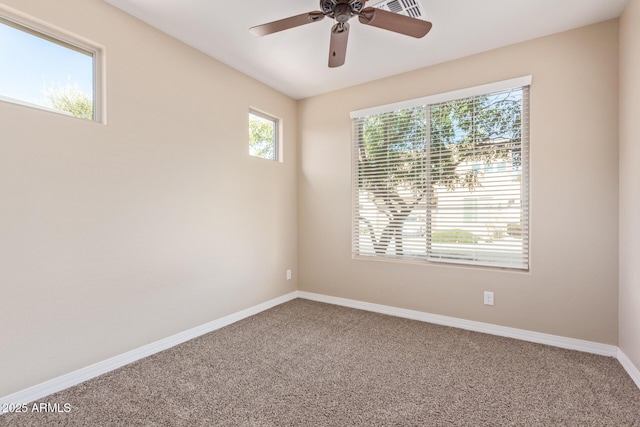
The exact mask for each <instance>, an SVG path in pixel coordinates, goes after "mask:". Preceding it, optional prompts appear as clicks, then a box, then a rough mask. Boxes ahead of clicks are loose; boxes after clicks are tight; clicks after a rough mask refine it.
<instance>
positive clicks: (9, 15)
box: [0, 5, 106, 124]
mask: <svg viewBox="0 0 640 427" xmlns="http://www.w3.org/2000/svg"><path fill="white" fill-rule="evenodd" d="M0 24H4V25H7V26H10V27H13V28H14V29H16V30H18V31H22V32H24V33H26V34H30V35H32V36H34V37H38V38H41V39H43V40H46V41H48V42H50V43H54V44H57V45H59V46H62V47H64V48H66V49H69V50H73V51H76V52H79V53H82V54H84V55H87V56H90V57H91V58H92V80H93V81H92V90H93V97H92V98H93V99H92V103H93V117H92V119H91V120H89V119H81V120H86V121H90V122H97V123H102V124H106V108H105V94H104V87H105V84H104V75H105V72H104V51H105V49H104V47H103V46H99V45H98V44H96V43H94V42H92V41H89V40H88V39H86V38H84V37H81V36H78V35H76V34H73V33H71V32H69V31H66V30H63V29H61V28H58V27H55V26H53V25H51V24H48V23H45V22H44V21H42V20H39V19H36V18H34V17H31V16H28V15H26V14H23V13H20V12H17V11H15V10H12V9H8V8H6V7H3V6H2V5H0ZM0 101H3V102H7V103H10V104H15V105H21V106H25V107H29V108H35V109H39V110H44V111H49V112H54V113H57V114H61V115H63V116H70V117H74V116H73V115H71V114H69V113H67V112H65V111H61V110H57V109H55V108H51V107H47V106H44V105H40V104H35V103H32V102H29V101H25V100H22V99H17V98H12V97H9V96H4V95H2V94H0ZM74 118H76V117H74Z"/></svg>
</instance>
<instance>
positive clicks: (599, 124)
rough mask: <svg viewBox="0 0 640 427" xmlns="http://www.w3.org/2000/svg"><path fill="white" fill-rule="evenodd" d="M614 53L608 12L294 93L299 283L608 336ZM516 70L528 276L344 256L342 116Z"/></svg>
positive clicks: (519, 324)
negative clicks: (373, 77) (525, 156)
mask: <svg viewBox="0 0 640 427" xmlns="http://www.w3.org/2000/svg"><path fill="white" fill-rule="evenodd" d="M618 60H619V58H618V21H617V20H612V21H608V22H604V23H600V24H597V25H592V26H588V27H584V28H580V29H577V30H573V31H570V32H565V33H561V34H557V35H553V36H549V37H545V38H542V39H537V40H533V41H529V42H526V43H521V44H517V45H513V46H510V47H505V48H501V49H498V50H494V51H490V52H486V53H482V54H479V55H475V56H471V57H467V58H463V59H460V60H456V61H452V62H449V63H444V64H441V65H437V66H433V67H429V68H425V69H420V70H417V71H413V72H410V73H406V74H402V75H399V76H396V77H392V78H388V79H383V80H379V81H375V82H372V83H368V84H363V85H360V86H356V87H351V88H348V89H345V90H340V91H337V92H333V93H330V94H325V95H321V96H317V97H313V98H309V99H307V100H304V101H301V102H300V106H299V129H300V132H301V138H300V142H301V146H300V153H299V155H300V167H299V171H298V173H299V180H298V182H299V187H298V214H299V229H298V232H299V263H300V271H301V276H300V280H299V282H300V283H299V287H300V289H301V290H304V291H310V292H317V293H321V294H327V295H333V296H338V297H344V298H353V299H356V300H363V301H368V302H373V303H380V304H387V305H391V306H395V307H402V308H407V309H414V310H421V311H426V312H430V313H435V314H441V315H447V316H454V317H458V318H464V319H471V320H476V321H482V322H489V323H493V324H498V325H505V326H510V327H515V328H522V329H527V330H531V331H538V332H545V333H551V334H557V335H561V336H566V337H572V338H578V339H584V340H591V341H595V342H600V343H607V344H613V345H615V344H617V339H618V308H617V307H618V294H617V286H618V148H617V147H618V64H619V62H618ZM529 74H531V75H532V76H533V84H532V87H531V165H532V166H531V234H530V236H531V271H530V272H528V273H522V272H513V271H501V270H495V269H477V268H461V267H454V266H443V265H414V264H402V263H392V262H380V261H363V260H353V259H352V258H351V254H350V249H351V223H350V222H351V163H350V162H351V151H350V150H351V142H350V136H351V134H350V131H351V127H350V121H349V112H350V111H352V110H357V109H361V108H366V107H371V106H376V105H381V104H386V103H391V102H396V101H402V100H406V99H411V98H417V97H421V96H426V95H430V94H436V93H440V92H446V91H450V90H455V89H460V88H464V87H468V86H474V85H479V84H483V83H489V82H494V81H499V80H504V79H508V78H513V77H519V76H523V75H529ZM328 266H330V268H329V267H328ZM485 290H491V291H494V292H495V301H496V302H495V306H493V307H488V306H484V305H483V303H482V300H483V298H482V297H483V291H485Z"/></svg>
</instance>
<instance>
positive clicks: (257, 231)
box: [0, 0, 297, 396]
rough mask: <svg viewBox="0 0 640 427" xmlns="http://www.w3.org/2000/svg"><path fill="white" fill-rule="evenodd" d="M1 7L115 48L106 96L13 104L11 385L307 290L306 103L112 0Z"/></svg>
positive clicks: (5, 149)
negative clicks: (268, 136) (260, 124)
mask: <svg viewBox="0 0 640 427" xmlns="http://www.w3.org/2000/svg"><path fill="white" fill-rule="evenodd" d="M0 7H2V8H6V7H10V8H13V9H15V10H17V11H19V12H22V13H26V14H28V15H31V16H33V17H35V18H37V19H40V20H43V21H46V22H49V23H51V24H53V25H55V26H57V27H60V28H62V29H65V30H67V31H70V32H72V33H75V34H78V35H80V36H83V37H85V38H88V39H90V40H92V41H94V42H95V43H98V44H100V45H103V46H104V47H105V48H106V59H107V63H106V67H107V78H106V79H107V107H108V111H107V114H108V125H106V126H105V125H102V124H97V123H92V122H87V121H82V120H78V119H74V118H70V117H65V116H62V115H58V114H55V113H48V112H43V111H40V110H34V109H30V108H27V107H21V106H16V105H12V104H7V103H3V102H0V127H1V128H2V138H1V139H0V204H1V208H0V301H1V308H0V343H1V344H0V347H1V350H0V379H1V380H0V396H5V395H7V394H10V393H12V392H15V391H18V390H21V389H23V388H25V387H28V386H31V385H34V384H37V383H40V382H42V381H44V380H47V379H50V378H53V377H56V376H58V375H62V374H65V373H68V372H70V371H72V370H74V369H78V368H82V367H85V366H88V365H90V364H92V363H95V362H98V361H102V360H105V359H107V358H109V357H111V356H114V355H118V354H121V353H124V352H126V351H128V350H131V349H134V348H137V347H140V346H142V345H144V344H147V343H150V342H153V341H155V340H158V339H161V338H165V337H168V336H170V335H172V334H175V333H178V332H182V331H184V330H186V329H189V328H191V327H194V326H197V325H201V324H203V323H206V322H208V321H211V320H214V319H217V318H220V317H222V316H225V315H227V314H230V313H234V312H237V311H239V310H241V309H244V308H247V307H250V306H253V305H255V304H258V303H261V302H264V301H267V300H269V299H272V298H275V297H278V296H281V295H283V294H286V293H288V292H291V291H294V290H295V289H296V278H297V274H296V273H297V235H296V228H297V224H296V164H295V163H296V158H297V155H296V145H297V143H296V140H295V138H296V135H297V129H296V111H297V103H296V101H294V100H292V99H290V98H288V97H286V96H284V95H281V94H279V93H278V92H276V91H274V90H272V89H269V88H267V87H266V86H264V85H262V84H259V83H257V82H256V81H254V80H252V79H250V78H248V77H246V76H244V75H242V74H240V73H238V72H235V71H233V70H231V69H230V68H228V67H226V66H225V65H222V64H221V63H219V62H217V61H215V60H213V59H211V58H209V57H207V56H205V55H203V54H201V53H199V52H197V51H195V50H193V49H191V48H188V47H186V46H185V45H183V44H181V43H179V42H177V41H176V40H174V39H172V38H170V37H168V36H166V35H163V34H162V33H160V32H158V31H156V30H154V29H152V28H151V27H149V26H147V25H145V24H142V23H141V22H139V21H137V20H135V19H133V18H131V17H130V16H128V15H126V14H124V13H122V12H120V11H118V10H117V9H115V8H113V7H111V6H109V5H108V4H106V3H105V2H102V1H100V0H83V1H78V0H57V1H54V2H50V1H41V0H2V3H0ZM249 106H253V107H255V108H258V109H260V110H264V111H267V112H269V113H271V114H272V115H275V116H278V117H280V118H282V119H283V124H284V162H283V163H276V162H270V161H266V160H262V159H256V158H252V157H249V156H248V147H247V144H248V142H247V138H248V135H247V132H248V123H247V114H248V109H249ZM287 268H292V269H293V270H294V280H291V281H286V280H285V271H286V269H287Z"/></svg>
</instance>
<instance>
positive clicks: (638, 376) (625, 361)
mask: <svg viewBox="0 0 640 427" xmlns="http://www.w3.org/2000/svg"><path fill="white" fill-rule="evenodd" d="M618 361H619V362H620V364H621V365H622V367H623V368H624V369H625V371H627V373H628V374H629V376H630V377H631V379H632V380H633V381H634V382H635V383H636V385H637V386H638V388H640V369H638V368H637V367H636V366H635V365H634V364H633V362H631V359H629V358H628V357H627V355H626V354H624V352H623V351H622V350H620V349H618Z"/></svg>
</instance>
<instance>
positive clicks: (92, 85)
mask: <svg viewBox="0 0 640 427" xmlns="http://www.w3.org/2000/svg"><path fill="white" fill-rule="evenodd" d="M35 27H36V25H30V24H29V23H27V22H23V21H22V20H20V22H19V20H18V19H14V18H10V17H2V16H0V64H2V66H1V67H0V100H2V101H5V102H12V103H16V104H20V105H26V106H29V107H35V108H40V109H45V110H50V111H56V112H59V113H62V114H67V115H70V116H74V117H78V118H81V119H86V120H100V111H99V105H100V103H99V100H100V92H99V91H100V88H99V85H98V79H97V78H96V75H97V70H98V65H97V62H98V60H99V54H98V49H96V48H93V47H91V46H88V45H87V44H85V43H84V42H81V41H79V40H74V39H72V38H70V37H68V36H66V35H60V36H59V37H58V36H57V35H55V34H54V33H55V32H54V31H48V30H47V29H42V28H41V26H37V27H38V29H36V28H35Z"/></svg>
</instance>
